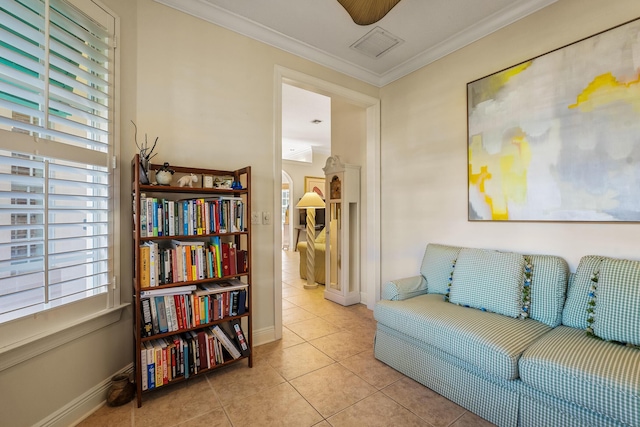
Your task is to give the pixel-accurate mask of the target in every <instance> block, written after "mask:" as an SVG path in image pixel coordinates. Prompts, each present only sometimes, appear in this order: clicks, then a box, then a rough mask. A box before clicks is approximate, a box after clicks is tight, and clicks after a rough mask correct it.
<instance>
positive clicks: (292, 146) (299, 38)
mask: <svg viewBox="0 0 640 427" xmlns="http://www.w3.org/2000/svg"><path fill="white" fill-rule="evenodd" d="M155 1H156V2H158V3H162V4H165V5H167V6H170V7H173V8H175V9H178V10H180V11H183V12H185V13H188V14H190V15H193V16H196V17H198V18H201V19H204V20H206V21H209V22H211V23H214V24H216V25H219V26H221V27H224V28H227V29H229V30H232V31H235V32H237V33H240V34H243V35H245V36H247V37H251V38H253V39H256V40H259V41H261V42H264V43H266V44H269V45H271V46H275V47H277V48H280V49H282V50H284V51H287V52H290V53H293V54H295V55H297V56H300V57H303V58H306V59H309V60H311V61H314V62H316V63H318V64H321V65H324V66H326V67H328V68H331V69H334V70H336V71H339V72H342V73H344V74H347V75H349V76H352V77H354V78H357V79H359V80H362V81H365V82H367V83H370V84H372V85H375V86H378V87H382V86H384V85H386V84H389V83H391V82H393V81H395V80H397V79H399V78H401V77H403V76H405V75H407V74H409V73H411V72H413V71H415V70H417V69H419V68H421V67H424V66H425V65H428V64H430V63H431V62H434V61H436V60H438V59H439V58H441V57H443V56H445V55H447V54H449V53H451V52H453V51H455V50H457V49H460V48H462V47H464V46H466V45H468V44H470V43H472V42H474V41H476V40H478V39H480V38H482V37H484V36H486V35H488V34H490V33H492V32H494V31H496V30H498V29H500V28H502V27H504V26H506V25H509V24H511V23H513V22H515V21H517V20H518V19H521V18H523V17H525V16H527V15H529V14H531V13H533V12H535V11H537V10H539V9H542V8H543V7H545V6H548V5H549V4H552V3H555V2H556V1H557V0H401V1H400V2H399V3H398V4H397V5H396V6H395V7H394V8H393V9H392V10H391V11H390V12H389V13H388V14H387V15H385V16H384V17H383V18H382V19H381V20H380V21H378V22H377V23H375V24H372V25H366V26H360V25H357V24H355V23H354V22H353V20H352V19H351V17H350V16H349V14H348V13H347V11H346V10H345V9H344V8H343V7H342V6H341V5H340V3H338V1H336V0H155ZM363 1H366V0H363ZM375 28H381V29H382V30H384V31H385V33H390V34H391V35H393V36H396V37H398V38H400V39H402V42H401V43H399V44H398V45H396V46H395V47H394V48H392V49H390V50H389V51H387V52H386V53H384V54H382V55H380V56H378V57H377V58H373V57H371V56H368V55H365V54H363V53H362V52H360V51H357V50H355V49H353V48H351V45H353V44H354V43H355V42H357V41H358V40H360V39H361V38H362V37H363V36H365V35H366V34H367V33H369V32H370V31H372V30H373V29H375ZM282 99H283V106H282V118H283V129H282V136H283V141H282V142H283V147H282V154H283V158H284V159H292V160H303V161H304V159H305V157H306V158H307V160H308V159H310V156H311V152H312V151H316V152H320V153H326V154H327V155H329V154H330V153H329V152H330V148H329V147H330V144H331V110H330V108H331V107H330V104H331V102H330V99H329V98H328V97H326V96H323V95H319V94H315V93H312V92H308V91H305V90H303V89H299V88H296V87H293V86H288V85H284V87H283V94H282ZM314 119H319V120H322V123H320V124H312V123H311V121H312V120H314Z"/></svg>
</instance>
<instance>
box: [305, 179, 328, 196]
mask: <svg viewBox="0 0 640 427" xmlns="http://www.w3.org/2000/svg"><path fill="white" fill-rule="evenodd" d="M310 191H313V192H314V193H318V195H319V196H320V197H322V198H323V199H324V177H320V176H305V177H304V192H305V193H308V192H310Z"/></svg>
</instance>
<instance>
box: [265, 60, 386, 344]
mask: <svg viewBox="0 0 640 427" xmlns="http://www.w3.org/2000/svg"><path fill="white" fill-rule="evenodd" d="M283 83H287V84H292V85H294V86H297V87H300V88H303V89H307V90H311V91H313V92H317V93H321V94H323V95H326V96H338V97H340V98H342V99H345V100H346V101H347V102H350V103H352V104H354V105H358V106H361V107H363V108H365V109H366V114H367V135H366V139H367V141H366V162H367V165H366V170H367V176H366V177H365V179H366V180H367V206H366V209H367V225H366V229H365V234H366V245H362V246H361V247H363V248H364V250H363V251H361V261H362V265H363V269H362V272H363V274H362V276H361V284H362V286H363V287H364V288H365V289H364V292H365V293H366V301H363V302H364V303H366V305H367V307H369V308H370V309H373V306H374V304H375V303H376V301H378V300H379V299H380V100H379V99H378V98H374V97H371V96H369V95H365V94H363V93H360V92H356V91H354V90H352V89H348V88H345V87H342V86H339V85H336V84H334V83H329V82H327V81H324V80H321V79H319V78H317V77H313V76H309V75H307V74H304V73H301V72H299V71H295V70H291V69H288V68H285V67H282V66H280V65H276V66H275V70H274V85H273V86H274V104H273V110H274V114H273V116H274V139H273V153H274V162H273V163H274V169H273V176H274V178H275V179H274V180H275V183H274V189H275V190H274V194H275V195H277V196H276V198H275V200H274V207H276V206H277V207H279V206H280V197H281V194H280V192H281V189H282V84H283ZM273 211H274V212H275V218H274V220H275V221H276V224H277V223H278V222H281V221H282V213H281V209H279V208H278V209H273ZM274 242H275V245H274V247H275V248H278V250H275V251H274V254H275V256H274V268H273V271H274V281H273V283H274V287H275V289H274V300H275V301H274V305H275V307H274V314H275V319H274V329H275V331H274V332H275V339H280V338H282V252H281V250H279V248H281V247H282V234H281V232H280V227H274ZM361 291H363V290H362V289H361Z"/></svg>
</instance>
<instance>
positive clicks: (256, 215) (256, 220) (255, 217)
mask: <svg viewBox="0 0 640 427" xmlns="http://www.w3.org/2000/svg"><path fill="white" fill-rule="evenodd" d="M251 224H253V225H255V224H260V212H251Z"/></svg>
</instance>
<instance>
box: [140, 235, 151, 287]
mask: <svg viewBox="0 0 640 427" xmlns="http://www.w3.org/2000/svg"><path fill="white" fill-rule="evenodd" d="M149 250H150V249H149V246H147V245H141V246H140V265H139V270H138V274H139V275H140V287H141V288H148V287H149V286H150V281H149V280H150V278H149V275H150V274H151V271H150V269H149V256H150V255H149Z"/></svg>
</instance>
